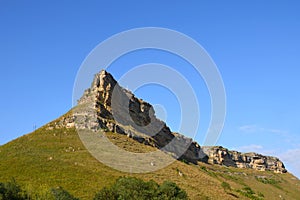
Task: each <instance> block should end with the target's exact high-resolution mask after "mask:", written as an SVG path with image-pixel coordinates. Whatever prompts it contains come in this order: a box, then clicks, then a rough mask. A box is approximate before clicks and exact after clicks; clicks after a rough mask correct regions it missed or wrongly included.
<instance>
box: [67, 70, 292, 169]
mask: <svg viewBox="0 0 300 200" xmlns="http://www.w3.org/2000/svg"><path fill="white" fill-rule="evenodd" d="M73 113H74V116H73V118H72V119H65V121H66V123H67V124H69V125H70V124H72V123H73V122H74V121H75V126H76V128H77V129H89V130H93V131H98V130H100V129H102V130H104V131H111V132H116V133H119V134H125V135H127V136H128V137H131V138H133V139H134V140H136V141H138V142H140V143H144V144H145V145H151V146H154V147H156V148H159V149H162V150H163V151H165V152H168V153H170V154H171V155H173V156H174V157H175V158H177V159H182V160H183V159H184V160H186V161H188V162H192V163H194V164H197V162H198V161H201V162H206V163H210V164H218V165H225V166H231V167H239V168H253V169H257V170H270V171H274V172H276V173H285V172H286V169H285V167H284V165H283V163H282V162H281V161H280V160H279V159H278V158H274V157H270V156H263V155H260V154H256V153H245V154H243V153H240V152H237V151H229V150H228V149H226V148H223V147H202V148H201V147H200V145H199V144H198V143H197V142H194V141H192V139H190V138H187V137H185V136H183V135H181V134H179V133H173V132H172V131H171V130H170V128H169V127H168V126H167V125H166V124H165V123H164V122H163V121H161V120H159V119H157V118H156V116H155V111H154V109H153V107H152V105H151V104H149V103H147V102H145V101H143V100H141V99H138V98H136V97H135V96H134V95H133V94H132V93H131V92H130V91H128V90H126V89H124V88H122V87H121V86H119V84H118V83H117V81H116V80H115V79H114V78H113V76H112V75H111V74H109V73H108V72H106V71H104V70H102V71H101V72H100V73H98V74H96V75H95V77H94V80H93V83H92V85H91V87H90V88H89V89H87V90H85V92H84V94H83V96H82V97H81V98H80V100H79V101H78V106H76V108H75V109H74V112H73ZM66 123H65V124H66ZM181 152H184V153H183V154H182V153H181Z"/></svg>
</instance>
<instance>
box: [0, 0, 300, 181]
mask: <svg viewBox="0 0 300 200" xmlns="http://www.w3.org/2000/svg"><path fill="white" fill-rule="evenodd" d="M299 9H300V3H299V2H298V1H286V2H283V1H263V2H261V1H258V0H257V1H243V2H241V1H226V2H224V1H189V2H183V1H163V2H162V1H144V2H140V1H126V2H125V1H124V2H123V1H88V2H87V1H76V2H75V1H52V2H50V1H48V2H47V1H43V2H42V1H14V0H12V1H11V0H9V1H8V0H2V1H0V24H1V31H0V44H1V45H0V63H1V73H0V80H1V85H0V89H1V99H0V110H1V113H2V115H1V118H0V120H1V126H0V144H4V143H6V142H8V141H10V140H12V139H14V138H17V137H19V136H21V135H23V134H25V133H29V132H31V131H32V130H33V126H34V125H36V126H37V127H40V126H42V125H44V124H46V123H47V122H49V121H51V120H53V119H55V118H57V117H59V116H60V115H62V114H64V113H65V112H67V111H68V110H69V109H70V108H71V107H72V92H73V84H74V81H75V78H76V74H77V71H78V69H79V67H80V65H81V63H82V62H83V60H84V59H85V57H86V56H87V55H88V54H89V52H90V51H91V50H92V49H93V48H94V47H95V46H96V45H98V44H99V43H100V42H102V41H104V40H105V39H107V38H108V37H110V36H112V35H114V34H117V33H119V32H122V31H125V30H128V29H132V28H140V27H148V26H151V27H164V28H169V29H173V30H176V31H179V32H182V33H184V34H186V35H188V36H190V37H192V38H193V39H195V40H196V41H197V42H198V43H200V44H201V45H202V46H203V47H204V48H205V49H206V51H207V52H208V53H209V54H210V56H211V57H212V59H213V60H214V62H215V63H216V65H217V66H218V69H219V71H220V74H221V76H222V78H223V82H224V85H225V88H226V96H227V116H226V121H225V126H224V129H223V132H222V135H221V137H220V139H219V141H218V143H217V144H218V145H223V146H225V147H228V148H233V149H237V150H241V151H256V152H260V153H264V154H270V155H275V156H279V157H280V158H281V159H282V160H283V161H284V162H285V163H286V165H287V168H288V169H289V170H291V171H292V172H293V173H294V174H295V175H297V176H298V177H300V168H299V166H300V163H299V160H297V159H296V158H297V157H298V155H299V153H300V133H299V130H300V117H299V113H300V112H299V111H300V94H299V85H300V79H299V74H300V60H299V55H300V37H299V35H300V20H299V19H300V13H299ZM149 62H157V63H163V64H167V65H168V66H171V67H174V69H176V70H177V71H179V72H180V73H182V74H184V76H185V77H187V78H188V79H189V80H190V81H191V83H192V85H193V88H194V89H195V90H197V95H198V97H199V99H200V110H201V121H200V122H201V126H200V129H199V135H198V136H197V137H196V140H197V141H199V143H201V141H202V137H203V135H202V134H203V132H205V130H206V129H207V128H208V122H209V119H210V111H211V110H210V99H209V93H208V91H207V89H206V87H205V84H204V82H203V80H201V78H200V79H196V77H194V75H193V71H192V70H187V69H190V66H188V64H187V63H185V61H183V60H182V59H180V58H178V57H176V56H174V55H171V54H168V53H166V52H159V51H154V50H153V51H151V50H148V51H141V52H134V53H131V54H128V55H126V56H123V57H121V58H120V59H118V60H117V61H116V62H114V63H113V65H112V66H111V68H109V69H108V71H110V72H111V73H112V74H113V75H114V76H115V77H116V78H120V77H121V76H122V74H124V73H125V72H126V71H127V70H128V69H130V68H131V67H133V66H136V65H140V64H143V63H149ZM100 69H101V68H99V70H100ZM136 94H137V96H140V97H142V98H143V99H145V100H148V101H150V102H151V103H153V104H162V105H164V107H165V110H166V112H167V114H166V115H167V122H168V124H169V125H170V126H171V128H172V129H173V130H174V131H176V130H178V122H179V118H178V116H179V115H180V110H179V108H178V102H177V101H176V99H175V97H174V96H172V93H171V92H169V91H167V90H166V89H165V88H161V87H159V86H155V85H152V86H145V87H142V88H140V89H139V90H138V91H136ZM162 97H163V98H162ZM200 97H201V98H200Z"/></svg>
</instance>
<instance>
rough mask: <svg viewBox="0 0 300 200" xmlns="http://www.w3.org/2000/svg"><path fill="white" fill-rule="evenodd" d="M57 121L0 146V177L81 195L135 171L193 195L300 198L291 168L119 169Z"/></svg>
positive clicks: (126, 141) (122, 141)
mask: <svg viewBox="0 0 300 200" xmlns="http://www.w3.org/2000/svg"><path fill="white" fill-rule="evenodd" d="M57 120H59V119H57ZM57 120H56V121H57ZM54 122H55V121H53V122H51V123H50V125H45V126H43V127H41V128H40V129H38V130H36V131H34V132H33V133H30V134H27V135H24V136H22V137H20V138H18V139H16V140H14V141H11V142H9V143H7V144H5V145H3V146H0V182H6V181H9V180H11V178H12V177H14V178H15V179H16V181H17V182H18V183H20V184H21V186H22V187H23V188H25V189H26V190H27V191H29V192H31V193H32V194H34V193H36V192H37V191H38V192H45V193H46V192H47V191H48V190H49V189H50V188H56V187H58V186H61V187H63V188H64V189H66V190H67V191H68V192H70V193H71V194H72V195H74V196H76V197H79V198H80V199H92V198H93V197H94V195H95V193H97V192H98V191H99V190H100V189H102V188H103V187H109V186H111V185H112V184H113V183H114V182H115V180H117V179H118V178H119V177H121V176H133V177H137V178H141V179H143V180H145V181H149V180H154V181H155V182H157V183H159V184H161V183H163V182H164V181H166V180H169V181H173V182H175V183H176V184H177V185H178V186H180V187H181V188H182V189H184V190H185V191H186V192H187V194H188V196H189V198H190V199H237V198H238V199H300V181H299V180H298V179H297V178H295V177H294V176H293V175H291V174H289V173H286V174H274V173H273V172H259V171H255V170H252V169H237V168H230V167H223V166H217V165H208V164H204V163H199V165H193V164H185V163H183V162H180V161H175V162H174V163H172V164H171V165H169V166H168V167H166V168H164V169H161V170H158V171H156V172H152V173H146V174H130V173H123V172H119V171H116V170H114V169H112V168H109V167H107V166H105V165H103V164H102V163H100V162H99V161H98V160H96V159H95V158H94V157H93V156H92V155H91V154H90V153H89V152H88V151H87V150H86V149H85V147H84V145H83V144H82V142H81V140H80V139H79V137H78V134H77V132H76V131H75V129H74V128H71V129H66V128H55V127H54V128H53V129H51V128H49V127H53V126H54V125H53V124H54ZM52 125H53V126H52ZM107 136H108V138H109V139H110V140H111V141H114V143H115V144H116V145H118V146H120V147H122V148H124V149H126V150H129V151H132V152H148V151H151V150H152V149H151V148H152V147H149V146H145V145H143V144H140V143H138V142H136V141H134V140H132V139H130V138H127V137H126V136H123V135H117V134H114V133H108V134H107ZM153 150H154V149H153Z"/></svg>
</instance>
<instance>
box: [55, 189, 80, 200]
mask: <svg viewBox="0 0 300 200" xmlns="http://www.w3.org/2000/svg"><path fill="white" fill-rule="evenodd" d="M51 193H52V194H53V196H54V198H55V199H56V200H79V199H77V198H75V197H74V196H72V195H71V194H70V193H68V192H67V191H66V190H64V189H63V188H61V187H58V188H52V189H51Z"/></svg>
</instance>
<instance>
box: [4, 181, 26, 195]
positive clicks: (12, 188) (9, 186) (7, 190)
mask: <svg viewBox="0 0 300 200" xmlns="http://www.w3.org/2000/svg"><path fill="white" fill-rule="evenodd" d="M26 196H27V195H26V194H25V193H24V192H23V191H22V190H21V187H20V186H19V185H18V184H17V183H16V181H15V179H12V180H11V181H10V182H7V183H0V199H1V200H26V199H28V198H27V197H26Z"/></svg>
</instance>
